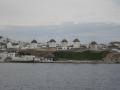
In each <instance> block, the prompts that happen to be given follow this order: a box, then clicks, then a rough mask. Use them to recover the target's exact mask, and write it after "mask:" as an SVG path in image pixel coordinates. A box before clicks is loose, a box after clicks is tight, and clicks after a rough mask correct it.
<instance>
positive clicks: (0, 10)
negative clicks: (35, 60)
mask: <svg viewBox="0 0 120 90" xmlns="http://www.w3.org/2000/svg"><path fill="white" fill-rule="evenodd" d="M91 23H92V26H91V27H89V26H90V25H91ZM101 23H102V25H101ZM88 24H90V25H88ZM96 24H100V26H96ZM103 24H105V25H103ZM50 25H51V27H52V29H53V28H54V29H59V27H63V28H62V29H63V30H57V31H55V30H54V31H53V30H52V29H50ZM66 25H67V28H66ZM71 25H72V26H73V27H74V26H76V25H77V27H74V28H73V27H72V30H71V31H70V30H68V29H70V26H71ZM82 25H83V26H84V27H89V28H83V27H82ZM111 25H112V26H111ZM106 26H107V28H105V27H106ZM31 27H32V28H31ZM43 27H44V29H43ZM23 28H24V29H23ZM33 28H34V29H33ZM28 29H30V31H29V33H28V34H27V36H26V38H25V36H24V34H21V33H25V32H28ZM31 29H32V30H31ZM81 29H82V30H81ZM84 29H85V31H84ZM92 29H96V30H94V31H93V30H92ZM106 29H107V30H106ZM108 29H109V30H108ZM116 29H117V30H116ZM20 30H21V31H20ZM43 30H44V31H43ZM91 30H92V31H91ZM100 30H102V32H103V33H104V32H105V33H109V40H110V39H113V40H115V39H116V40H120V39H119V38H120V37H119V35H118V34H120V0H0V34H1V35H3V36H4V35H5V36H8V37H12V38H16V39H23V37H24V39H25V40H29V39H32V38H36V39H38V38H39V39H40V38H41V39H48V38H51V37H53V38H58V37H61V36H60V35H62V36H63V37H67V38H70V37H74V36H76V37H79V38H80V36H81V38H82V39H84V38H89V36H90V35H91V37H90V38H91V40H92V38H95V37H96V40H100V39H101V38H100V35H99V32H100ZM114 30H115V33H113V34H112V32H114ZM58 31H59V32H60V33H59V34H60V35H57V36H55V35H56V33H57V32H58ZM9 32H10V33H9ZM19 32H21V33H19ZM30 32H31V33H30ZM32 32H34V33H38V32H39V33H41V36H39V37H38V35H37V36H35V34H33V33H32ZM43 32H44V33H43ZM45 32H46V34H47V35H46V37H45V35H43V34H45ZM65 32H69V34H70V35H71V36H70V35H68V33H66V34H65ZM70 32H71V33H70ZM76 32H77V33H76ZM78 32H79V34H81V35H79V34H78ZM51 33H54V36H53V35H52V34H51ZM82 33H83V34H82ZM116 33H117V35H116ZM57 34H58V33H57ZM87 34H89V35H87ZM101 35H102V34H101ZM48 36H49V37H48ZM82 36H83V37H84V38H83V37H82ZM97 36H98V37H97ZM103 36H105V35H103ZM107 38H108V37H107ZM102 39H103V38H102ZM107 40H108V39H107Z"/></svg>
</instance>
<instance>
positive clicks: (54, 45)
mask: <svg viewBox="0 0 120 90" xmlns="http://www.w3.org/2000/svg"><path fill="white" fill-rule="evenodd" d="M48 46H49V47H56V41H55V40H54V39H51V40H50V41H49V42H48Z"/></svg>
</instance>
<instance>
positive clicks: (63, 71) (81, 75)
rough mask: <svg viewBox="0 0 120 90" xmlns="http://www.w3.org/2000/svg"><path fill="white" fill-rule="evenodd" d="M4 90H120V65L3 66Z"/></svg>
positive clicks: (1, 80)
mask: <svg viewBox="0 0 120 90" xmlns="http://www.w3.org/2000/svg"><path fill="white" fill-rule="evenodd" d="M0 90H120V65H119V64H52V63H51V64H49V63H48V64H43V63H41V64H11V63H5V64H4V63H0Z"/></svg>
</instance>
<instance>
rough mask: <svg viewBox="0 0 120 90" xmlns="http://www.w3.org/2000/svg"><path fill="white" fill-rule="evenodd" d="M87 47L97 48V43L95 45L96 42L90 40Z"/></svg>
mask: <svg viewBox="0 0 120 90" xmlns="http://www.w3.org/2000/svg"><path fill="white" fill-rule="evenodd" d="M89 49H90V50H98V45H97V43H96V42H95V41H93V42H91V43H90V44H89Z"/></svg>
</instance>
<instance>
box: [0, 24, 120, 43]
mask: <svg viewBox="0 0 120 90" xmlns="http://www.w3.org/2000/svg"><path fill="white" fill-rule="evenodd" d="M0 32H1V35H4V36H6V37H10V38H12V39H16V40H17V39H18V40H27V41H30V40H32V39H37V40H38V41H47V40H49V39H51V38H55V39H56V40H58V41H60V40H61V39H63V38H67V39H68V40H70V41H72V40H73V39H74V38H79V39H80V40H81V42H83V43H84V42H90V41H92V40H95V41H98V42H109V41H113V40H116V41H120V25H116V24H105V23H88V24H72V23H71V24H63V25H49V26H3V27H2V28H0Z"/></svg>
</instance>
